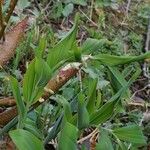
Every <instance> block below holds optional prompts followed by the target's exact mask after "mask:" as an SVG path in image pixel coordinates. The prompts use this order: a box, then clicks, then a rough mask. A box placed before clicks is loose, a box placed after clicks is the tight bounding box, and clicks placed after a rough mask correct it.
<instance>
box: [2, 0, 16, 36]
mask: <svg viewBox="0 0 150 150" xmlns="http://www.w3.org/2000/svg"><path fill="white" fill-rule="evenodd" d="M17 2H18V0H11V2H10V4H9V8H8V10H7V15H6V17H4V24H3V26H2V28H1V30H0V39H1V38H2V37H4V31H5V28H6V26H7V23H8V21H9V19H10V17H11V15H12V13H13V11H14V9H15V6H16V5H17Z"/></svg>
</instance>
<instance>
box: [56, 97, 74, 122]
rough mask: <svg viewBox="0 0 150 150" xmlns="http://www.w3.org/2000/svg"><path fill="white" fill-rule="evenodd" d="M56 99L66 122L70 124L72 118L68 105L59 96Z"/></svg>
mask: <svg viewBox="0 0 150 150" xmlns="http://www.w3.org/2000/svg"><path fill="white" fill-rule="evenodd" d="M56 99H57V102H58V103H60V104H61V105H62V106H63V109H64V116H65V119H67V121H68V122H70V121H71V120H72V117H73V116H72V111H71V106H70V103H69V102H68V101H67V100H66V99H65V98H64V97H63V96H61V95H57V96H56Z"/></svg>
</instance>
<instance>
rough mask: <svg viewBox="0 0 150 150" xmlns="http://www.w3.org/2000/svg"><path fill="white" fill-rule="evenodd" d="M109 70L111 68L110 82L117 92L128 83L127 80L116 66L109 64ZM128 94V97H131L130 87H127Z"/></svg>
mask: <svg viewBox="0 0 150 150" xmlns="http://www.w3.org/2000/svg"><path fill="white" fill-rule="evenodd" d="M108 70H109V78H110V83H111V85H112V87H113V89H114V91H115V92H117V91H119V90H120V89H121V88H122V87H124V86H125V85H126V84H127V81H126V80H125V78H124V77H123V75H122V74H121V72H120V71H119V70H118V69H117V68H116V67H109V66H108ZM126 95H127V97H129V95H130V91H129V89H127V91H126Z"/></svg>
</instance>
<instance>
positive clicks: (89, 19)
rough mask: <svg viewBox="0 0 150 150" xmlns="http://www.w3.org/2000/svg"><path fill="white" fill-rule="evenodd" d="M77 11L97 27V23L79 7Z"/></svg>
mask: <svg viewBox="0 0 150 150" xmlns="http://www.w3.org/2000/svg"><path fill="white" fill-rule="evenodd" d="M79 11H80V12H81V13H82V14H83V15H84V16H85V17H86V18H87V19H88V20H89V21H90V22H91V23H92V24H93V25H94V26H96V27H98V25H97V24H96V23H95V22H94V21H93V20H92V19H90V18H89V17H88V16H87V15H86V14H85V13H84V12H83V11H82V10H81V9H80V7H79Z"/></svg>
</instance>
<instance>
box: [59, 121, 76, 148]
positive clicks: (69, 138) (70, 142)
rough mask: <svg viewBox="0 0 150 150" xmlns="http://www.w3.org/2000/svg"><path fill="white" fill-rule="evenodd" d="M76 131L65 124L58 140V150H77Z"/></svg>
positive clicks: (68, 124)
mask: <svg viewBox="0 0 150 150" xmlns="http://www.w3.org/2000/svg"><path fill="white" fill-rule="evenodd" d="M77 135H78V129H77V128H76V127H75V126H74V125H72V124H70V123H69V122H66V123H65V125H64V126H63V128H62V130H61V132H60V135H59V138H58V150H77V144H76V142H77Z"/></svg>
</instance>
